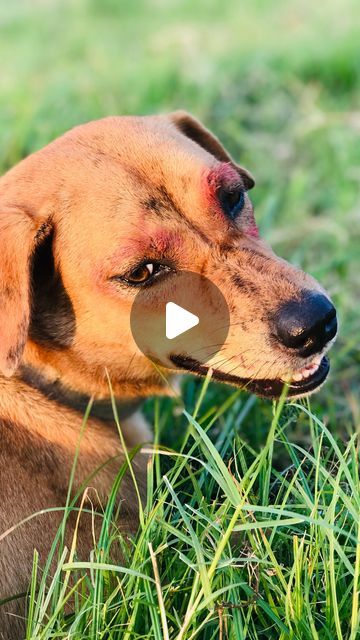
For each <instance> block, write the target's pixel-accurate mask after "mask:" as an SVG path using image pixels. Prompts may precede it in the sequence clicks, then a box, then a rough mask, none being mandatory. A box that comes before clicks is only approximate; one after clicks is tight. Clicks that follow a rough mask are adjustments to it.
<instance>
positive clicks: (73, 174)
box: [0, 112, 337, 397]
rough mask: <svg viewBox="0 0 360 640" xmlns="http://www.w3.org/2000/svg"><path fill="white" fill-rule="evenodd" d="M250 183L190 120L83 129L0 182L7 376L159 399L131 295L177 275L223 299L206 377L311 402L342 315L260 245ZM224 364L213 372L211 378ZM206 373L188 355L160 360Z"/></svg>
mask: <svg viewBox="0 0 360 640" xmlns="http://www.w3.org/2000/svg"><path fill="white" fill-rule="evenodd" d="M253 185H254V181H253V178H252V177H251V175H250V174H249V173H248V172H247V171H246V170H245V169H243V168H242V167H240V166H238V165H237V164H235V163H234V162H233V160H232V159H231V157H230V156H229V155H228V153H227V152H226V151H225V149H224V148H223V147H222V145H221V144H220V142H219V141H218V140H217V139H216V138H215V137H214V136H213V135H212V134H211V133H210V132H209V131H207V130H206V129H205V128H204V127H203V126H202V125H201V124H200V123H199V122H198V121H197V120H195V119H194V118H192V117H191V116H190V115H188V114H186V113H183V112H176V113H175V114H171V115H170V116H168V117H163V116H151V117H111V118H106V119H103V120H100V121H96V122H91V123H89V124H86V125H82V126H80V127H77V128H75V129H73V130H72V131H70V132H68V133H67V134H65V135H64V136H62V137H61V138H59V139H58V140H55V142H53V143H52V144H50V145H48V146H47V147H45V148H44V149H42V150H41V151H39V152H37V153H35V154H33V155H32V156H30V157H29V158H27V159H26V160H24V161H23V162H21V163H20V164H19V165H17V166H16V167H15V168H14V169H12V170H11V171H9V172H8V173H7V174H6V175H5V176H3V178H2V179H1V180H0V242H1V254H0V336H1V340H0V371H1V372H2V373H3V374H4V375H6V376H9V375H11V374H12V373H13V372H14V371H15V370H16V368H17V367H18V365H19V363H20V362H21V361H22V359H23V361H25V362H30V363H32V364H36V363H38V364H41V366H42V368H43V369H44V368H45V367H47V368H48V371H49V372H51V375H53V376H56V377H59V378H60V379H62V380H63V381H64V382H65V383H66V384H69V385H70V386H72V387H73V388H76V389H78V390H80V391H89V392H95V393H96V392H99V393H105V390H106V384H107V383H106V376H105V368H107V370H108V371H109V374H110V377H111V379H112V382H113V386H114V389H115V391H116V392H118V393H125V394H127V395H130V394H141V393H144V394H146V393H151V392H153V391H156V390H158V389H160V387H161V386H162V383H161V377H160V376H159V373H158V371H156V369H154V367H153V365H152V363H151V362H150V361H149V360H148V359H147V358H145V356H143V354H142V353H141V352H140V351H139V349H138V348H137V346H136V344H135V342H134V339H133V337H132V335H131V329H130V312H131V307H132V304H133V301H134V297H135V296H136V294H137V292H138V291H139V289H140V288H142V287H145V286H146V287H149V286H151V287H157V286H159V285H160V283H161V281H162V279H163V278H165V277H166V278H168V281H169V282H171V278H172V277H175V276H176V273H177V272H179V271H183V270H188V271H192V272H195V273H201V274H202V275H205V276H206V277H207V278H209V279H210V280H211V281H213V282H214V284H216V285H217V286H218V287H219V288H220V289H221V291H222V293H223V294H224V296H225V298H226V301H227V304H228V308H229V312H230V328H229V333H228V336H227V340H226V343H225V344H224V346H223V348H222V353H221V356H222V357H221V359H219V358H218V357H217V358H216V359H215V360H214V361H211V360H210V361H209V362H208V363H207V366H211V367H212V368H213V371H214V377H215V378H218V379H220V380H223V381H227V382H229V383H231V384H239V385H242V386H243V385H246V386H248V388H249V389H250V390H254V391H255V392H257V393H259V394H260V395H267V396H269V397H276V396H278V395H279V394H280V393H281V389H282V386H283V381H284V380H287V381H290V394H291V395H301V394H303V393H308V392H310V391H312V390H314V389H316V388H317V387H318V386H319V385H320V384H321V383H322V381H323V380H324V379H325V377H326V375H327V370H328V363H327V359H326V358H325V356H324V354H325V352H326V350H327V349H328V347H329V345H330V344H331V342H332V341H333V339H334V337H335V334H336V330H337V327H336V313H335V309H334V307H333V305H332V304H331V302H330V300H329V298H328V296H327V295H326V293H325V292H324V291H323V289H322V288H321V287H320V285H319V284H318V283H317V282H316V281H315V280H314V279H313V278H311V277H310V276H309V275H307V274H305V273H303V272H302V271H300V270H299V269H297V268H295V267H293V266H291V265H290V264H288V263H287V262H285V261H284V260H282V259H280V258H278V257H277V256H276V255H274V253H273V252H272V251H271V249H270V248H269V247H268V246H267V245H266V244H265V242H264V241H262V240H261V239H260V238H259V234H258V229H257V226H256V223H255V219H254V214H253V207H252V204H251V201H250V199H249V196H248V191H249V189H251V188H252V187H253ZM218 362H220V364H217V363H218ZM174 363H175V365H176V366H177V367H178V368H179V369H180V370H184V369H191V370H192V371H193V372H197V373H200V374H203V373H206V367H205V366H204V365H203V364H200V363H199V362H197V360H196V358H194V357H193V354H191V353H189V354H184V353H182V354H176V353H173V352H171V351H170V350H169V353H168V354H165V356H164V355H162V362H161V364H162V365H163V366H164V368H166V367H168V366H170V365H172V366H173V365H174Z"/></svg>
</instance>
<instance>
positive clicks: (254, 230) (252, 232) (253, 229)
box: [246, 220, 260, 238]
mask: <svg viewBox="0 0 360 640" xmlns="http://www.w3.org/2000/svg"><path fill="white" fill-rule="evenodd" d="M246 233H247V234H248V235H249V236H251V237H252V238H259V237H260V236H259V229H258V226H257V224H256V222H255V220H253V221H252V222H251V224H250V226H249V227H248V228H247V229H246Z"/></svg>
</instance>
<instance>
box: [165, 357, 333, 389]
mask: <svg viewBox="0 0 360 640" xmlns="http://www.w3.org/2000/svg"><path fill="white" fill-rule="evenodd" d="M170 360H171V362H172V363H173V364H174V365H175V366H176V367H177V368H179V369H185V370H186V371H190V372H191V373H197V374H199V375H202V376H205V375H206V374H207V373H208V371H209V367H207V366H205V365H202V364H201V363H200V362H198V361H197V360H194V359H193V358H189V357H187V356H183V355H171V356H170ZM329 370H330V362H329V358H328V357H327V356H323V357H321V356H317V357H316V358H314V359H313V360H312V361H311V363H309V364H307V365H306V366H305V367H303V368H302V369H299V370H298V371H295V372H294V373H292V374H289V375H288V376H284V377H283V378H278V379H274V380H270V379H251V378H248V379H247V378H239V377H237V376H235V375H232V374H229V373H225V372H224V371H219V370H218V369H213V373H212V377H213V378H214V380H218V381H219V382H225V383H227V384H231V385H234V386H236V387H241V388H244V389H246V390H247V391H250V392H251V393H255V394H256V395H258V396H260V397H263V398H270V399H274V400H276V399H277V398H279V397H280V396H281V394H282V391H283V389H284V385H285V384H287V385H288V392H287V395H288V397H291V398H296V397H301V396H306V395H308V394H309V393H312V392H313V391H315V390H316V389H318V388H319V387H320V386H321V385H322V384H323V382H325V380H326V378H327V375H328V373H329Z"/></svg>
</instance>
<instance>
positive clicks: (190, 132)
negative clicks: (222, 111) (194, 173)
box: [169, 111, 255, 190]
mask: <svg viewBox="0 0 360 640" xmlns="http://www.w3.org/2000/svg"><path fill="white" fill-rule="evenodd" d="M169 117H170V120H171V121H172V122H173V123H174V125H175V126H176V127H177V129H178V130H179V131H181V133H183V134H184V135H185V136H186V137H187V138H190V140H193V141H194V142H196V143H197V144H198V145H200V147H203V149H205V150H206V151H208V152H209V153H211V154H212V155H213V156H214V157H215V158H217V159H218V160H220V161H221V162H231V164H232V166H233V167H234V168H235V169H236V170H237V171H238V173H239V174H240V175H241V177H242V179H243V182H244V186H245V189H246V190H248V189H252V187H253V186H254V184H255V180H254V178H253V177H252V175H251V174H250V173H249V172H248V171H247V170H246V169H244V168H243V167H240V166H239V165H238V164H236V163H235V162H234V160H233V159H232V157H231V156H230V155H229V154H228V152H227V151H226V150H225V149H224V147H223V146H222V144H221V142H220V141H219V140H218V138H216V137H215V136H214V135H213V134H212V133H211V132H210V131H209V130H208V129H206V128H205V127H204V126H203V125H202V124H201V122H199V120H196V118H193V116H191V115H190V114H189V113H187V112H186V111H174V113H171V114H170V116H169Z"/></svg>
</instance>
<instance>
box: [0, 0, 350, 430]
mask: <svg viewBox="0 0 360 640" xmlns="http://www.w3.org/2000/svg"><path fill="white" fill-rule="evenodd" d="M0 57H1V71H0V121H1V127H0V169H1V171H5V170H6V169H7V168H9V167H10V166H11V165H12V164H14V163H16V162H17V161H18V160H19V159H20V158H22V157H23V156H24V155H26V154H28V153H30V152H32V151H34V150H35V149H37V148H39V147H41V146H42V145H44V144H45V143H47V142H48V141H50V140H51V139H52V138H53V137H55V136H57V135H59V134H61V133H62V132H63V131H65V130H66V129H68V128H69V127H72V126H74V125H76V124H78V123H80V122H84V121H87V120H90V119H93V118H99V117H102V116H106V115H109V114H129V113H133V114H136V113H137V114H146V113H158V112H166V111H169V110H173V109H179V108H184V109H187V110H189V111H191V112H192V113H194V114H195V115H196V116H197V117H198V118H200V119H202V120H203V122H204V123H205V124H206V125H207V126H208V127H210V128H211V129H213V131H214V132H215V133H216V134H217V135H218V136H219V137H220V138H221V139H222V141H223V142H224V143H225V145H226V146H227V147H228V149H229V150H230V151H231V153H232V154H233V155H234V157H235V158H236V159H237V160H240V161H241V163H242V164H245V165H246V166H247V167H248V168H249V169H250V170H251V172H252V173H253V174H254V175H255V178H256V180H257V187H256V189H255V190H254V191H253V193H252V197H253V200H254V202H255V205H256V211H257V219H258V221H259V224H260V229H261V231H262V234H263V235H264V236H265V237H266V239H267V240H268V241H269V242H270V243H271V244H272V245H273V247H274V249H275V250H276V251H277V252H278V253H280V254H281V255H282V256H284V257H285V258H287V259H289V260H292V261H293V262H295V263H297V264H299V265H301V266H302V267H303V268H305V269H307V270H308V271H310V272H311V273H312V274H313V275H314V276H315V277H317V278H319V279H320V280H321V282H322V283H323V284H324V285H325V286H326V287H327V288H328V290H329V291H330V293H331V295H332V297H333V298H334V300H335V302H336V304H337V306H338V309H339V314H340V323H341V325H340V326H341V330H340V337H339V339H338V342H337V345H336V347H335V348H334V349H333V356H332V360H333V372H332V375H331V378H330V381H329V383H328V384H327V385H326V386H325V388H324V389H323V390H322V391H321V392H320V394H318V395H317V396H316V400H315V401H314V402H315V403H316V406H318V410H319V411H321V414H322V416H323V417H324V415H325V417H326V416H327V415H329V416H330V417H332V418H333V420H332V424H333V425H334V426H335V428H336V429H338V430H339V432H342V431H343V430H344V429H346V428H347V427H348V425H349V423H350V422H354V421H355V422H356V421H357V422H358V423H359V415H360V400H359V395H358V392H359V366H360V355H359V339H360V321H359V298H360V276H359V269H360V251H359V240H360V194H359V181H360V144H359V134H360V5H359V2H358V0H325V1H324V2H321V3H314V2H313V1H310V0H301V1H299V0H277V1H276V2H269V1H266V0H251V1H250V0H245V1H242V2H239V1H238V0H223V1H220V0H192V1H191V0H168V1H166V0H148V1H145V0H134V1H133V2H130V1H129V2H125V1H121V0H117V1H116V0H103V1H100V0H64V1H63V2H60V1H57V0H32V1H31V2H30V1H25V0H22V1H21V0H16V1H15V2H12V3H11V2H7V1H6V2H5V0H0ZM194 384H195V387H196V383H194ZM223 393H225V391H224V390H223V389H221V390H219V387H216V386H215V385H214V386H213V387H212V394H211V401H212V402H214V401H216V397H217V394H223ZM261 406H262V405H261Z"/></svg>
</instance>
